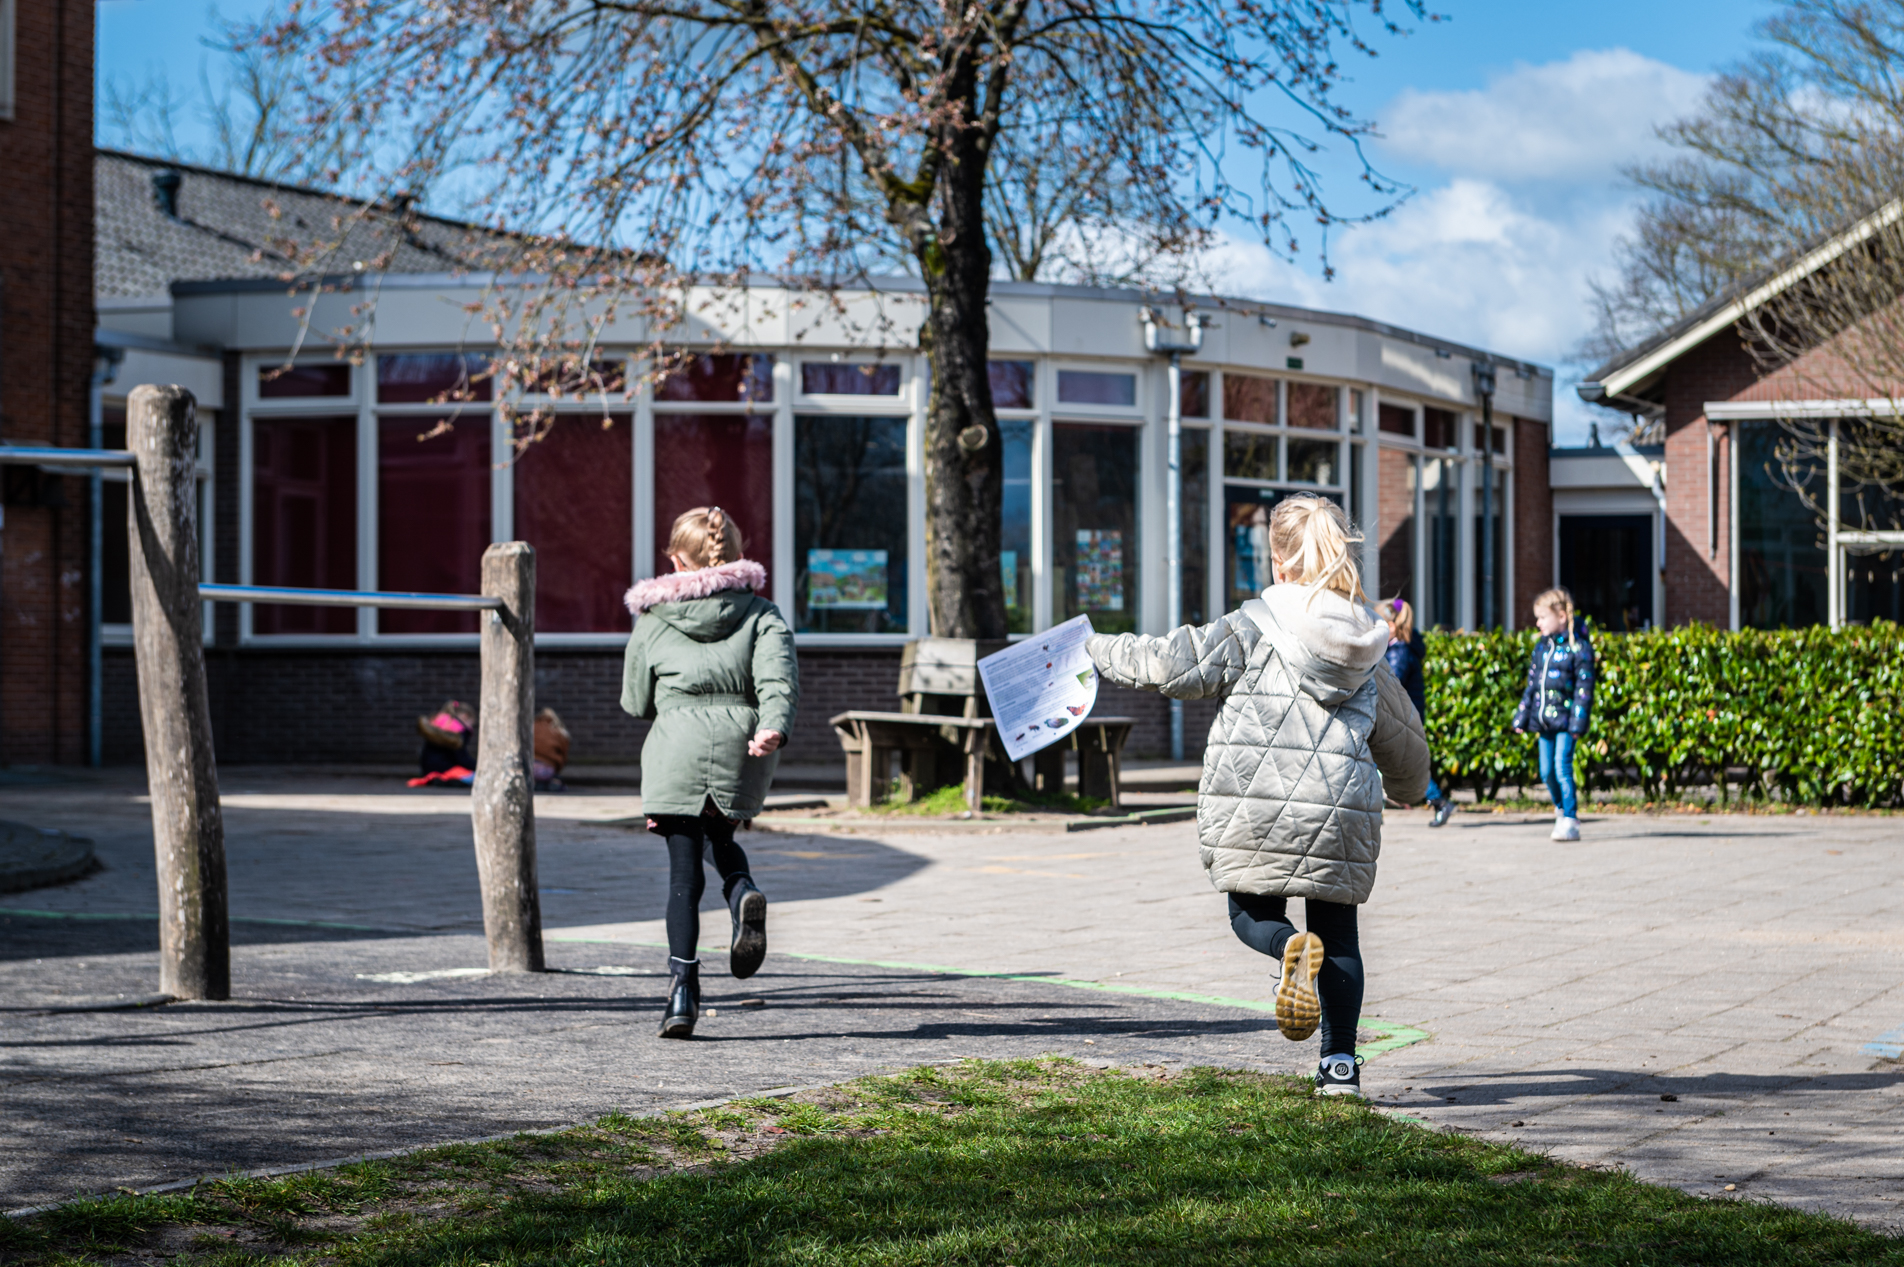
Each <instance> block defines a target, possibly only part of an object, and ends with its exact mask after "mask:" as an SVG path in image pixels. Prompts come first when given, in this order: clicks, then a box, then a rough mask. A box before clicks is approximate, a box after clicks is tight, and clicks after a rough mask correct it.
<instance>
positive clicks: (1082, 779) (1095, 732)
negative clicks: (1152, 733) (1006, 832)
mask: <svg viewBox="0 0 1904 1267" xmlns="http://www.w3.org/2000/svg"><path fill="white" fill-rule="evenodd" d="M1136 724H1137V719H1136V718H1135V717H1087V718H1085V719H1084V724H1083V725H1081V726H1079V727H1078V728H1077V729H1076V730H1074V731H1072V732H1071V733H1070V734H1068V735H1066V736H1065V737H1064V738H1062V739H1060V740H1059V741H1058V742H1057V743H1054V744H1052V745H1051V746H1050V747H1049V748H1042V749H1040V750H1039V751H1038V752H1037V753H1036V755H1034V756H1033V757H1032V759H1031V760H1032V770H1033V777H1032V783H1033V786H1034V787H1035V788H1036V790H1037V791H1040V792H1062V791H1064V754H1065V753H1066V752H1067V751H1073V750H1075V751H1076V752H1077V754H1078V795H1079V796H1095V797H1101V798H1102V799H1104V800H1107V801H1109V802H1110V803H1111V806H1112V808H1121V807H1122V806H1123V804H1124V799H1123V797H1122V796H1120V795H1119V794H1118V789H1117V782H1118V775H1119V774H1120V773H1121V772H1122V768H1123V764H1124V742H1125V741H1126V740H1127V739H1129V738H1130V732H1131V727H1133V726H1135V725H1136Z"/></svg>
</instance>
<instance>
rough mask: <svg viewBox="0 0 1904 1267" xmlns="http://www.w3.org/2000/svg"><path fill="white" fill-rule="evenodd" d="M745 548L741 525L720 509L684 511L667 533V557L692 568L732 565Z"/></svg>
mask: <svg viewBox="0 0 1904 1267" xmlns="http://www.w3.org/2000/svg"><path fill="white" fill-rule="evenodd" d="M744 548H745V543H744V542H743V541H742V539H741V533H740V525H739V524H737V523H735V522H734V521H733V520H732V519H729V518H728V517H727V512H726V511H724V510H722V509H721V508H720V507H719V506H696V507H695V508H694V509H693V510H688V511H683V512H682V513H681V514H680V515H677V516H676V517H675V520H674V528H673V529H672V530H671V531H670V532H669V533H668V553H669V554H671V555H674V556H676V557H677V558H679V559H681V560H682V561H683V562H685V563H687V564H688V565H689V566H690V567H695V568H711V567H713V566H715V565H716V564H720V563H732V562H733V561H734V560H736V559H738V558H740V557H741V551H742V550H743V549H744Z"/></svg>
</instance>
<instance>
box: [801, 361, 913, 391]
mask: <svg viewBox="0 0 1904 1267" xmlns="http://www.w3.org/2000/svg"><path fill="white" fill-rule="evenodd" d="M800 390H801V391H803V392H805V393H806V394H807V395H809V396H897V395H898V394H899V367H898V366H897V365H892V364H888V363H882V362H878V361H872V362H868V363H866V364H858V365H856V364H853V363H850V362H846V361H806V362H803V363H802V364H801V366H800Z"/></svg>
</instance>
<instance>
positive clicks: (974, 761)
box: [831, 709, 995, 814]
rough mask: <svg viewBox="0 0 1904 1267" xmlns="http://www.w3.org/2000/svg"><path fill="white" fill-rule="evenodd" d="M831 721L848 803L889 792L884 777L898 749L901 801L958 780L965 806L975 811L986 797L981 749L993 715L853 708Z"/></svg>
mask: <svg viewBox="0 0 1904 1267" xmlns="http://www.w3.org/2000/svg"><path fill="white" fill-rule="evenodd" d="M831 721H832V725H833V731H834V733H835V734H837V735H839V737H840V747H841V748H843V749H845V750H846V800H847V803H848V804H849V805H855V806H870V805H877V804H878V803H880V802H881V801H884V800H886V799H887V798H888V797H889V796H890V795H891V793H890V791H889V788H888V784H887V779H888V777H889V772H890V771H891V769H892V758H893V754H894V753H898V754H899V759H900V760H899V765H900V774H899V796H900V799H902V800H911V799H912V798H913V797H915V796H917V795H919V794H920V793H922V792H927V791H930V790H931V789H933V788H936V787H943V786H944V785H945V784H947V783H953V782H961V781H962V782H963V783H964V785H965V803H966V805H968V806H969V807H970V808H971V810H972V812H973V813H975V814H976V813H977V812H978V810H979V804H980V800H981V798H983V797H984V795H985V753H986V749H987V748H988V747H990V746H991V739H992V733H993V728H994V725H995V723H994V722H993V721H992V719H991V718H989V717H951V716H946V715H943V714H938V713H875V712H865V711H861V710H858V709H855V710H854V711H852V712H846V713H841V714H839V715H838V716H837V717H834V718H832V719H831ZM961 765H962V766H963V769H960V768H959V767H960V766H961ZM948 766H950V767H951V768H950V769H948V768H947V767H948ZM955 770H956V771H957V774H954V771H955ZM947 776H952V777H947Z"/></svg>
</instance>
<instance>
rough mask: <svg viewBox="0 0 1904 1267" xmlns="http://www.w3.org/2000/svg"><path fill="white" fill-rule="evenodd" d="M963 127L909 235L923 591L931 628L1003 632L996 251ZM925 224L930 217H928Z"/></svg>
mask: <svg viewBox="0 0 1904 1267" xmlns="http://www.w3.org/2000/svg"><path fill="white" fill-rule="evenodd" d="M970 136H971V133H970V131H969V130H967V131H965V132H963V133H961V135H960V136H959V137H958V138H957V139H954V140H953V141H951V142H950V144H949V149H950V152H951V156H952V157H951V159H950V161H949V162H948V164H947V171H946V172H945V175H944V178H943V183H942V184H941V186H940V189H941V193H940V196H939V198H938V200H937V203H938V209H939V211H940V216H939V224H938V225H937V226H936V229H937V231H936V232H934V231H933V229H932V228H931V227H928V228H927V231H926V233H925V234H924V235H916V236H915V238H914V243H915V253H916V254H917V257H918V259H919V266H920V272H921V274H922V275H923V276H924V278H925V283H926V296H927V303H928V309H927V314H926V321H925V327H924V329H923V330H921V331H920V341H921V342H922V343H923V344H924V345H925V349H926V354H927V357H928V360H929V363H930V365H931V367H932V388H931V395H930V397H929V400H928V403H927V405H926V454H925V457H926V594H927V600H928V602H929V603H930V605H931V612H932V628H931V632H932V633H933V634H935V635H937V636H939V637H942V638H1003V637H1004V636H1005V632H1006V625H1005V587H1004V582H1003V579H1002V577H1001V576H1000V573H999V532H1000V523H999V510H1000V505H1001V503H1002V501H1003V496H1004V487H1005V463H1004V454H1003V452H1002V449H1003V444H1002V441H1001V438H1000V436H999V431H998V420H997V419H996V418H995V417H993V415H992V383H991V374H990V371H989V369H988V368H987V365H986V353H987V350H988V348H989V345H990V343H991V326H990V321H989V320H988V317H987V314H986V311H985V299H986V295H987V294H988V292H989V291H990V289H991V271H992V252H991V248H990V247H989V246H988V245H987V244H986V241H985V221H984V205H983V192H984V175H985V155H984V152H983V150H982V149H981V147H980V146H979V145H978V144H977V143H976V141H974V140H971V139H969V138H970ZM927 224H928V226H930V220H929V218H928V220H927Z"/></svg>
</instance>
